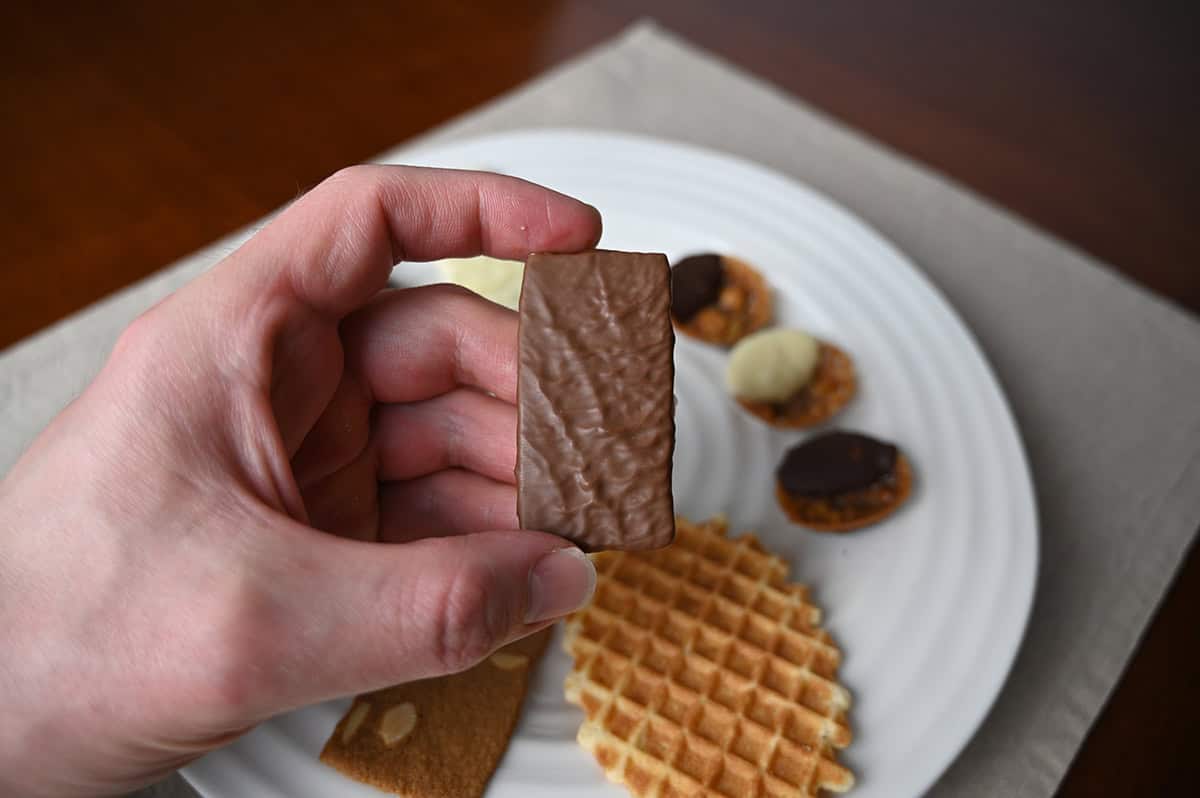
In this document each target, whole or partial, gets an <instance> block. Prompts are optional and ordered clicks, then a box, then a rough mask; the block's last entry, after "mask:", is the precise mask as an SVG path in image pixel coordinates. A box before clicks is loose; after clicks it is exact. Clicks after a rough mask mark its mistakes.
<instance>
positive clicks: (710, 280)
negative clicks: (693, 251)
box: [671, 253, 725, 322]
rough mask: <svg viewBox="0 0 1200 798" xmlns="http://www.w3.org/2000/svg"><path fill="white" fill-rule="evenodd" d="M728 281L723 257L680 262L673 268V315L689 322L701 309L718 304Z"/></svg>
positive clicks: (689, 259)
mask: <svg viewBox="0 0 1200 798" xmlns="http://www.w3.org/2000/svg"><path fill="white" fill-rule="evenodd" d="M724 279H725V267H724V266H723V265H722V264H721V256H720V255H713V254H711V253H706V254H704V255H691V256H690V257H686V258H684V259H683V260H681V261H679V262H678V263H676V264H675V266H674V267H673V268H672V269H671V312H672V313H674V314H675V318H677V319H679V320H680V321H682V322H689V321H691V320H692V317H693V316H695V315H696V314H697V313H699V312H700V309H701V308H705V307H707V306H709V305H711V304H713V303H714V302H716V301H717V297H718V296H720V294H721V284H722V283H723V282H724Z"/></svg>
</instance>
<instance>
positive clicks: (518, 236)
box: [233, 166, 600, 318]
mask: <svg viewBox="0 0 1200 798" xmlns="http://www.w3.org/2000/svg"><path fill="white" fill-rule="evenodd" d="M599 238H600V215H599V213H598V212H597V211H596V209H595V208H592V207H591V206H589V205H586V204H584V203H582V202H579V201H578V200H574V199H571V198H570V197H567V196H564V195H562V194H559V193H557V192H554V191H550V190H549V189H546V188H542V187H541V186H537V185H534V184H533V183H528V182H526V181H524V180H519V179H517V178H512V177H506V176H503V175H494V174H488V173H484V172H466V171H455V170H445V169H424V168H418V167H409V166H355V167H351V168H349V169H344V170H342V171H340V172H338V173H337V174H335V175H333V176H332V177H330V178H329V179H327V180H326V181H325V182H323V183H321V184H320V185H319V186H317V187H316V188H315V189H313V190H312V191H310V192H309V193H308V194H306V195H305V196H303V197H301V198H300V199H299V200H297V201H296V202H295V203H294V204H293V205H291V206H290V207H289V208H287V210H285V211H284V212H283V213H281V214H280V215H279V216H278V217H277V218H276V219H275V220H273V221H272V222H271V223H270V224H269V225H268V226H267V227H265V228H264V229H263V230H262V231H260V232H259V233H258V235H256V236H255V237H254V238H253V239H251V241H250V242H248V243H247V244H246V246H245V247H243V249H242V250H241V251H239V253H237V255H236V257H235V258H234V259H233V260H235V261H236V262H237V268H238V269H249V270H252V271H262V270H265V271H266V272H268V273H270V274H272V275H274V276H277V277H278V278H279V280H280V283H279V285H282V286H284V287H286V288H287V289H288V290H289V291H290V292H291V294H292V295H293V296H295V297H296V298H297V299H299V300H300V301H301V302H303V303H305V304H306V305H308V306H309V307H312V308H314V309H315V310H317V311H319V312H321V313H324V314H327V315H329V316H332V317H334V318H341V317H342V316H344V315H345V314H347V313H349V312H350V311H351V310H353V309H354V308H356V307H358V306H360V305H362V304H363V303H364V302H366V301H367V299H369V298H370V297H371V296H372V295H373V294H375V293H376V292H377V291H379V290H380V289H381V288H383V287H384V285H385V284H386V282H387V278H388V274H389V273H390V271H391V268H392V266H393V265H394V264H395V263H397V262H398V261H400V260H416V261H421V260H435V259H438V258H443V257H452V256H466V255H477V254H479V253H481V252H482V253H486V254H489V255H493V256H495V257H499V258H524V257H525V256H526V255H528V254H529V253H530V252H534V251H555V252H573V251H577V250H581V249H587V248H589V247H591V246H594V245H595V243H596V242H597V241H598V240H599Z"/></svg>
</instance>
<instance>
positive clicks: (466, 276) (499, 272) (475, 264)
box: [442, 255, 525, 310]
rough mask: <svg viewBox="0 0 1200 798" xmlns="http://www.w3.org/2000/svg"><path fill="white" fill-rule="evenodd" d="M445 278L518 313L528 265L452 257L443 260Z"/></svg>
mask: <svg viewBox="0 0 1200 798" xmlns="http://www.w3.org/2000/svg"><path fill="white" fill-rule="evenodd" d="M442 270H443V271H444V272H445V273H446V278H447V279H448V280H450V282H452V283H457V284H458V285H461V286H463V287H464V288H469V289H471V290H472V291H474V292H475V293H477V294H479V295H480V296H483V297H486V298H487V299H490V300H492V301H493V302H495V303H497V304H499V305H504V306H505V307H506V308H509V309H511V310H516V309H517V306H518V305H519V304H520V301H521V278H522V276H523V275H524V273H525V264H524V263H521V262H520V261H515V260H499V259H497V258H489V257H487V256H486V255H480V256H479V257H477V258H451V259H449V260H444V261H442Z"/></svg>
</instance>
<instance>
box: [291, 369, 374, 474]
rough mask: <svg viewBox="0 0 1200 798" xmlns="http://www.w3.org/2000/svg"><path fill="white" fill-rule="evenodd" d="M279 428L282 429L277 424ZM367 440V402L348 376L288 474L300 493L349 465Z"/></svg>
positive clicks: (369, 415) (368, 437) (319, 419)
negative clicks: (290, 474)
mask: <svg viewBox="0 0 1200 798" xmlns="http://www.w3.org/2000/svg"><path fill="white" fill-rule="evenodd" d="M280 426H281V428H282V427H283V426H284V425H283V424H282V422H281V424H280ZM370 436H371V400H370V399H369V398H368V397H367V395H366V394H365V393H364V391H363V388H362V386H361V385H360V384H359V381H358V378H357V377H356V376H355V375H353V374H350V373H349V372H347V373H344V374H343V375H342V379H341V382H339V383H338V386H337V388H336V389H335V390H334V392H333V396H332V397H331V398H330V399H329V402H328V403H327V404H326V405H325V408H324V410H323V411H322V412H321V415H320V416H319V417H318V418H317V421H316V423H315V424H313V425H312V428H311V429H310V430H309V431H308V434H307V435H306V436H305V437H304V442H303V443H302V444H301V445H300V449H299V451H297V452H296V453H295V455H294V456H293V457H292V472H293V473H294V474H295V475H296V484H297V485H299V486H300V489H301V490H305V489H307V488H308V487H309V486H311V485H313V484H314V483H316V482H318V481H319V480H322V479H324V478H325V477H327V476H329V475H330V474H332V473H334V472H335V471H337V470H339V469H341V468H344V467H345V466H347V465H348V464H349V463H351V462H353V461H354V460H355V459H356V458H358V456H359V455H360V454H362V452H363V450H364V449H366V448H367V442H368V441H369V440H370Z"/></svg>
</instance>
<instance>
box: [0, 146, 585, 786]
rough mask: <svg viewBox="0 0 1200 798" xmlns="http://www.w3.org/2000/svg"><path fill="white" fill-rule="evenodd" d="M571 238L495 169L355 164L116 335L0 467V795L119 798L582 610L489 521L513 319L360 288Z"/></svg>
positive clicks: (578, 592) (527, 192) (450, 294)
mask: <svg viewBox="0 0 1200 798" xmlns="http://www.w3.org/2000/svg"><path fill="white" fill-rule="evenodd" d="M599 235H600V218H599V214H598V213H597V212H596V211H595V209H593V208H591V207H590V206H587V205H584V204H582V203H579V202H577V201H575V200H572V199H569V198H567V197H564V196H562V195H559V194H556V193H554V192H551V191H548V190H546V189H543V188H540V187H538V186H534V185H531V184H529V183H525V182H523V181H519V180H516V179H513V178H507V177H501V176H496V175H486V174H477V173H470V172H449V171H441V170H428V169H413V168H405V167H355V168H352V169H349V170H346V171H343V172H340V173H338V174H337V175H335V176H334V177H332V178H330V179H329V180H327V181H326V182H324V183H322V184H321V185H320V186H318V187H317V188H316V189H314V190H313V191H312V192H310V193H309V194H307V195H306V196H304V197H302V198H301V199H300V200H298V201H297V202H296V203H295V204H294V205H292V206H291V207H289V208H288V209H287V210H286V211H284V212H283V213H282V214H281V215H280V216H279V217H278V218H277V219H275V220H274V221H273V222H272V223H271V224H270V225H268V226H267V227H266V228H265V229H263V230H262V231H260V232H259V233H258V234H257V235H256V236H255V237H254V238H253V239H251V241H249V242H248V243H247V244H246V245H245V246H243V247H242V248H241V249H239V250H238V251H237V252H235V253H233V254H232V255H230V256H229V257H228V258H227V259H226V260H225V261H223V262H222V263H221V264H219V265H218V266H216V267H215V268H214V269H213V270H211V271H210V272H208V273H206V274H205V275H203V276H202V277H200V278H199V279H197V280H196V281H194V282H193V283H191V284H189V285H188V286H186V287H185V288H183V289H181V290H180V291H179V292H177V293H176V294H174V295H172V296H171V297H168V298H167V299H166V300H164V301H163V302H162V303H160V304H159V305H157V306H156V307H154V308H152V309H151V310H150V311H148V312H147V313H146V314H145V315H143V316H142V317H140V318H139V319H137V320H136V321H135V322H134V323H133V324H132V325H130V327H129V328H128V329H127V330H126V331H125V332H124V334H123V335H122V336H121V338H120V340H119V341H118V342H117V345H116V347H115V348H114V350H113V352H112V355H111V357H110V358H109V361H108V363H107V364H106V365H105V367H104V368H103V370H102V371H101V373H100V374H99V375H98V376H97V377H96V379H95V381H94V382H93V383H92V384H91V385H90V386H89V387H88V389H87V390H86V391H85V392H84V393H83V394H82V395H81V396H80V397H79V398H78V399H77V400H76V401H74V402H73V403H72V404H71V405H70V406H69V407H68V408H67V409H66V410H64V411H63V412H62V414H61V415H59V416H58V417H57V418H56V419H55V420H54V421H53V422H52V423H51V424H50V426H49V427H48V428H47V429H46V430H45V431H44V432H43V433H42V434H41V436H39V437H38V439H37V440H36V441H34V443H33V444H32V446H31V447H30V448H29V450H28V451H27V452H26V453H25V454H24V456H23V457H22V458H21V460H20V461H19V462H18V463H17V465H16V466H14V467H13V469H12V471H11V472H10V473H9V474H8V475H7V476H6V477H5V479H4V481H3V482H0V699H2V700H0V704H2V705H3V707H4V709H3V720H2V721H0V794H3V795H10V794H15V795H56V796H59V795H96V794H104V793H112V792H118V791H122V790H126V789H130V788H133V787H136V786H138V785H140V784H144V783H147V782H149V781H151V780H153V779H155V778H157V777H160V776H161V775H163V774H164V773H166V772H168V771H169V770H171V769H174V768H176V767H178V766H180V765H182V764H184V763H186V762H187V761H189V760H190V759H192V758H194V757H196V756H198V755H199V754H201V753H203V752H205V751H206V750H209V749H211V748H214V747H217V746H219V745H221V744H223V743H225V742H228V741H229V740H231V739H233V738H234V737H236V736H237V735H240V734H242V733H243V732H245V731H246V730H248V729H249V728H251V727H253V726H254V725H255V724H256V723H258V722H260V721H262V720H264V719H265V718H268V717H270V716H271V715H274V714H276V713H279V712H281V711H284V710H287V709H291V708H294V707H298V706H302V705H305V704H310V703H313V702H316V701H321V700H324V699H328V698H331V697H335V696H340V695H346V694H350V693H355V692H362V691H367V690H372V689H376V688H380V687H384V686H386V685H390V684H395V683H399V682H404V681H408V680H412V679H417V678H423V677H428V676H434V675H438V674H442V673H446V672H450V671H455V670H460V669H463V668H465V667H469V666H470V665H472V664H474V663H475V662H477V661H479V660H481V659H482V658H483V657H485V656H486V655H487V654H489V653H490V652H491V651H492V650H494V649H495V648H497V647H499V646H500V645H502V644H504V643H505V642H507V641H510V640H512V639H515V638H517V637H520V636H522V635H525V634H528V633H530V632H532V631H535V630H537V629H539V628H542V627H544V626H546V625H547V624H548V623H550V622H552V621H553V620H554V619H555V618H557V617H559V616H561V615H563V614H565V613H567V612H569V611H571V610H573V609H575V608H576V607H578V606H579V605H581V604H582V603H583V602H585V601H586V600H587V599H588V597H589V596H590V594H591V591H592V588H593V586H594V584H595V572H594V570H593V569H592V566H591V564H590V562H588V560H587V559H586V557H584V556H583V555H582V554H581V553H580V552H579V551H578V549H575V548H574V547H572V546H570V545H569V544H568V543H566V542H565V541H563V540H561V539H559V538H557V537H554V536H552V535H548V534H544V533H540V532H531V531H517V530H516V527H517V525H518V524H517V518H516V494H515V488H514V487H513V485H512V482H513V466H514V462H515V446H516V443H515V441H516V413H515V408H514V407H513V402H514V400H515V393H516V329H517V319H516V315H515V314H513V313H512V312H511V311H508V310H505V309H503V308H501V307H500V306H498V305H493V304H491V303H489V302H487V301H485V300H483V299H480V298H479V297H476V296H474V295H472V294H470V293H468V292H466V291H463V290H460V289H456V288H453V287H450V286H431V287H423V288H413V289H404V290H399V291H386V292H384V293H379V292H380V290H381V289H383V288H384V286H385V284H386V281H387V278H388V275H389V273H390V272H391V269H392V266H393V264H394V263H396V262H398V261H403V260H416V261H420V260H432V259H437V258H441V257H448V256H465V255H471V254H477V253H479V252H485V253H487V254H490V255H493V256H497V257H502V258H521V257H524V256H525V255H526V254H527V253H529V252H530V251H539V250H540V251H576V250H580V249H586V248H588V247H590V246H593V245H594V244H595V243H596V241H597V240H598V238H599Z"/></svg>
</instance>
